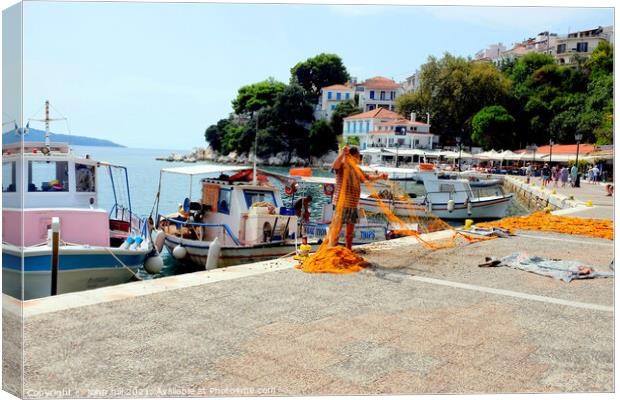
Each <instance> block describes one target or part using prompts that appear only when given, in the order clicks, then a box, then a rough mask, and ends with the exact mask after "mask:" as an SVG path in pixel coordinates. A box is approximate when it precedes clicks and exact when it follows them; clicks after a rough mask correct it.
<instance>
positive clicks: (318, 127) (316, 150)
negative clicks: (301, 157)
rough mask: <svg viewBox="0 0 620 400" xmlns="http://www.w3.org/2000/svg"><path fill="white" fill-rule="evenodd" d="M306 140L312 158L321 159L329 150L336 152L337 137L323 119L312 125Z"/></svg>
mask: <svg viewBox="0 0 620 400" xmlns="http://www.w3.org/2000/svg"><path fill="white" fill-rule="evenodd" d="M308 139H309V142H310V143H309V144H310V155H312V156H315V157H321V156H322V155H324V154H325V153H327V152H328V151H330V150H338V140H337V136H336V135H335V134H334V131H333V130H332V128H331V126H330V124H329V123H328V122H327V121H326V120H324V119H320V120H318V121H314V122H313V123H312V126H311V127H310V134H309V138H308Z"/></svg>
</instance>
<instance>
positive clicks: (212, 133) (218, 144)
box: [205, 119, 230, 153]
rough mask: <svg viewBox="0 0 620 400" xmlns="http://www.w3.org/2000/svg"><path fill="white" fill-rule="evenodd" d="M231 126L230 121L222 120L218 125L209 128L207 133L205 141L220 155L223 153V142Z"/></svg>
mask: <svg viewBox="0 0 620 400" xmlns="http://www.w3.org/2000/svg"><path fill="white" fill-rule="evenodd" d="M229 126H230V120H229V119H221V120H219V121H217V123H216V124H214V125H211V126H209V127H208V128H207V130H206V131H205V140H206V141H207V142H208V143H209V146H211V148H212V149H213V150H214V151H216V152H218V153H219V152H221V151H222V141H223V140H224V136H226V130H227V129H228V127H229Z"/></svg>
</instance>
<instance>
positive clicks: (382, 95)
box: [379, 90, 385, 100]
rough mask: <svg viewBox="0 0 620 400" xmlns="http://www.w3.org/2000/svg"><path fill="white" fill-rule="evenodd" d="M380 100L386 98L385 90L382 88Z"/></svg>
mask: <svg viewBox="0 0 620 400" xmlns="http://www.w3.org/2000/svg"><path fill="white" fill-rule="evenodd" d="M379 100H385V91H384V90H382V91H381V94H380V95H379Z"/></svg>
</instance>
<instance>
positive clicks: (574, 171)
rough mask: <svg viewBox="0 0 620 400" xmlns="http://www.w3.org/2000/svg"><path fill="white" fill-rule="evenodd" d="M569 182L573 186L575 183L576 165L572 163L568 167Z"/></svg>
mask: <svg viewBox="0 0 620 400" xmlns="http://www.w3.org/2000/svg"><path fill="white" fill-rule="evenodd" d="M570 184H571V186H572V187H575V185H576V184H577V165H576V164H573V166H572V167H571V168H570Z"/></svg>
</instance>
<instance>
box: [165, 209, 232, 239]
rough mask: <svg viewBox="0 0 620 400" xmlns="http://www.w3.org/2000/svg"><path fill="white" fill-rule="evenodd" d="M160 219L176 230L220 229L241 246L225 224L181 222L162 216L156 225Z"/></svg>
mask: <svg viewBox="0 0 620 400" xmlns="http://www.w3.org/2000/svg"><path fill="white" fill-rule="evenodd" d="M162 219H163V220H165V221H168V222H171V223H173V224H175V225H176V226H177V228H180V227H183V226H190V227H203V228H222V229H223V230H224V232H225V233H226V234H227V235H228V236H229V237H230V238H231V239H232V241H233V242H234V243H235V244H236V245H237V246H240V245H241V241H239V239H238V238H237V237H236V236H235V235H234V234H233V233H232V230H231V229H230V227H229V226H228V225H226V224H207V223H204V222H194V221H183V220H180V219H176V218H170V217H165V216H163V215H159V216H158V224H159V223H160V222H161V220H162Z"/></svg>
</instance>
